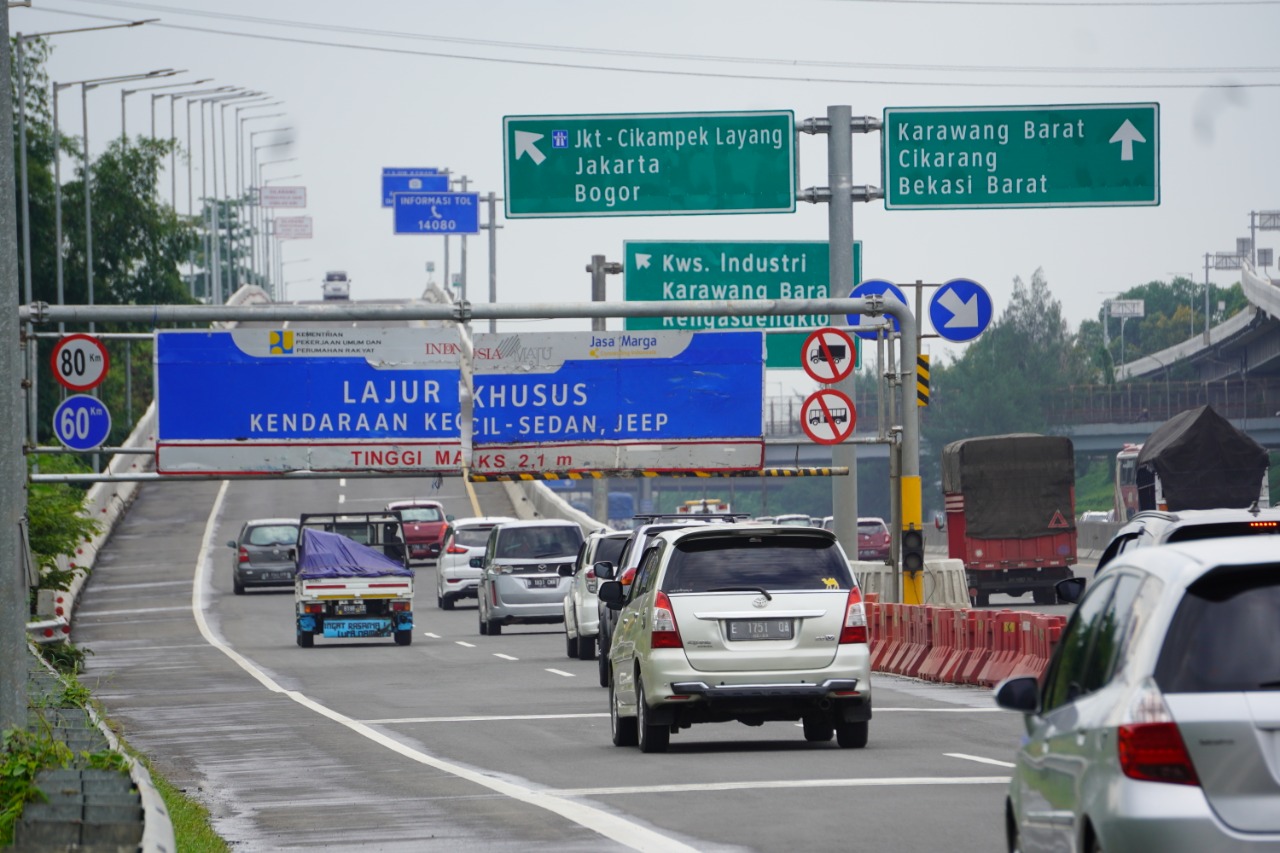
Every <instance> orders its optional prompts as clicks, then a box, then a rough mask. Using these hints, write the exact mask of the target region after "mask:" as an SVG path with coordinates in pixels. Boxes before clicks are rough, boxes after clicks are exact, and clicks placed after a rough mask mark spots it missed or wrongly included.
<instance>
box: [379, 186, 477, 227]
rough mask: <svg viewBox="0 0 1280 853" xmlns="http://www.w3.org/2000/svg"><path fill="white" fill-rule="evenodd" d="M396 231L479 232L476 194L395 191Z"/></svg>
mask: <svg viewBox="0 0 1280 853" xmlns="http://www.w3.org/2000/svg"><path fill="white" fill-rule="evenodd" d="M395 208H396V231H395V233H397V234H479V233H480V196H479V194H477V193H396V194H395Z"/></svg>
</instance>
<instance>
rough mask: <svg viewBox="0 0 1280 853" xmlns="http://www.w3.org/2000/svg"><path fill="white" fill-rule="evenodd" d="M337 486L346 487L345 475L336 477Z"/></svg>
mask: <svg viewBox="0 0 1280 853" xmlns="http://www.w3.org/2000/svg"><path fill="white" fill-rule="evenodd" d="M338 487H339V488H341V489H345V488H346V487H347V478H346V477H339V478H338Z"/></svg>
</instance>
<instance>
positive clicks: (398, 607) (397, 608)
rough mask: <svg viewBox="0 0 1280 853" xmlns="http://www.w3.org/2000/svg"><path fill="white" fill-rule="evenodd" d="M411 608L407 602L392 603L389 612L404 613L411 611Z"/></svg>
mask: <svg viewBox="0 0 1280 853" xmlns="http://www.w3.org/2000/svg"><path fill="white" fill-rule="evenodd" d="M412 606H413V605H412V604H410V603H409V602H407V601H393V602H391V610H392V612H404V611H406V610H409V609H411V608H412Z"/></svg>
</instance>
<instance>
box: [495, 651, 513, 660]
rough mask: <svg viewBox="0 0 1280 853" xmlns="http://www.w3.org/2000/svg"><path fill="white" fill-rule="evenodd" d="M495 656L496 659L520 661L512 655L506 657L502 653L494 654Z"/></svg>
mask: <svg viewBox="0 0 1280 853" xmlns="http://www.w3.org/2000/svg"><path fill="white" fill-rule="evenodd" d="M493 656H494V657H495V658H502V659H503V660H520V658H513V657H512V656H511V655H504V654H502V653H501V652H494V653H493Z"/></svg>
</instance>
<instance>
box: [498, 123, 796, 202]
mask: <svg viewBox="0 0 1280 853" xmlns="http://www.w3.org/2000/svg"><path fill="white" fill-rule="evenodd" d="M502 130H503V143H502V144H503V152H504V158H503V165H504V171H505V174H506V192H505V194H504V195H505V196H506V208H507V210H506V212H507V218H508V219H522V218H535V217H568V216H643V215H654V214H692V213H791V212H793V211H794V210H795V208H796V175H795V173H796V169H795V114H794V113H792V112H791V111H790V110H771V111H761V112H717V113H636V114H621V115H568V116H506V117H504V118H503V120H502Z"/></svg>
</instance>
